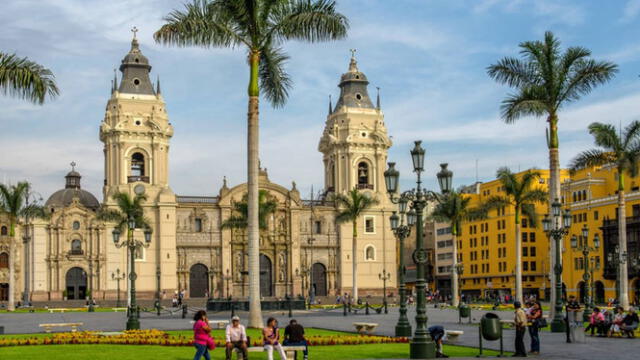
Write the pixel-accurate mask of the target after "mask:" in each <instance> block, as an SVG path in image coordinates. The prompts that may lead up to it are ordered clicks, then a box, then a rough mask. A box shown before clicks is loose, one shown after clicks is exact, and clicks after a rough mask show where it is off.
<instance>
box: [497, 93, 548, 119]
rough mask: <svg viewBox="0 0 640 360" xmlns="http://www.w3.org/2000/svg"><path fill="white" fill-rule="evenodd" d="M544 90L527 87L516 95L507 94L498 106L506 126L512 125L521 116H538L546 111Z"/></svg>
mask: <svg viewBox="0 0 640 360" xmlns="http://www.w3.org/2000/svg"><path fill="white" fill-rule="evenodd" d="M546 100H547V99H546V97H545V91H544V88H543V87H541V86H529V87H526V88H522V89H520V90H519V92H518V93H515V94H509V95H508V96H507V97H506V98H505V99H504V100H502V104H501V106H500V110H501V114H502V119H503V120H504V122H506V123H507V124H511V123H514V122H515V121H516V120H518V119H519V118H521V117H523V116H529V115H533V116H540V115H543V114H545V112H546V111H547V110H548V107H547V101H546Z"/></svg>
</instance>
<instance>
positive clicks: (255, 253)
mask: <svg viewBox="0 0 640 360" xmlns="http://www.w3.org/2000/svg"><path fill="white" fill-rule="evenodd" d="M249 63H250V70H251V78H250V81H249V112H248V114H247V120H248V121H247V123H248V124H247V159H248V161H247V178H248V180H247V189H248V191H247V209H248V218H247V228H248V229H247V230H248V231H247V233H248V244H249V323H248V325H249V327H251V328H262V311H261V307H260V224H259V215H258V201H259V199H258V196H259V195H258V194H259V191H258V172H259V163H258V161H259V160H258V144H259V143H258V119H259V117H258V116H259V112H258V111H259V90H258V69H259V66H260V53H259V52H258V51H252V52H251V53H250V55H249Z"/></svg>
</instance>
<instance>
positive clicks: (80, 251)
mask: <svg viewBox="0 0 640 360" xmlns="http://www.w3.org/2000/svg"><path fill="white" fill-rule="evenodd" d="M69 255H84V251H82V249H73V250H71V251H69Z"/></svg>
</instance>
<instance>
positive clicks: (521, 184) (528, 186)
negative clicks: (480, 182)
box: [486, 167, 549, 302]
mask: <svg viewBox="0 0 640 360" xmlns="http://www.w3.org/2000/svg"><path fill="white" fill-rule="evenodd" d="M496 178H497V179H498V180H500V182H501V183H502V187H503V188H504V195H494V196H492V197H490V198H489V199H487V200H486V204H487V207H488V208H489V209H497V208H500V207H507V206H509V207H511V206H513V207H514V209H515V217H514V221H515V223H516V226H515V228H516V300H518V301H520V302H522V215H524V216H526V217H527V219H528V220H529V224H530V226H531V227H536V226H537V224H538V216H537V214H536V204H544V203H545V202H547V197H548V196H549V194H547V192H546V191H544V190H542V189H540V188H539V187H538V188H533V185H534V184H535V183H536V180H537V179H539V178H540V172H539V171H535V170H528V171H526V172H525V173H524V174H522V175H521V176H518V175H517V174H514V173H513V172H511V170H510V169H509V168H506V167H503V168H500V169H498V171H497V173H496Z"/></svg>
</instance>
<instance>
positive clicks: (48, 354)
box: [0, 344, 497, 360]
mask: <svg viewBox="0 0 640 360" xmlns="http://www.w3.org/2000/svg"><path fill="white" fill-rule="evenodd" d="M444 352H445V353H446V354H447V355H449V356H452V357H472V356H475V355H476V354H477V353H478V352H477V350H476V349H473V348H468V347H461V346H446V345H445V347H444ZM485 353H486V355H489V356H491V355H496V354H497V352H495V351H486V352H485ZM193 355H194V349H193V348H191V347H168V346H142V345H139V346H132V345H46V346H45V345H42V346H14V347H4V348H0V359H2V360H13V359H16V360H18V359H19V360H30V359H38V360H40V359H47V360H75V359H78V360H80V359H82V360H84V359H91V360H116V359H117V360H128V359H131V360H144V359H149V360H151V359H153V360H156V359H163V360H191V359H193ZM212 355H213V356H212V357H213V358H214V359H222V358H224V351H223V350H222V349H216V350H214V351H213V354H212ZM408 356H409V344H380V345H378V344H375V345H343V346H316V347H312V348H310V350H309V357H310V358H311V359H322V360H347V359H393V358H407V357H408ZM250 357H251V359H252V360H254V359H266V358H267V356H266V354H265V353H252V354H251V356H250Z"/></svg>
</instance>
